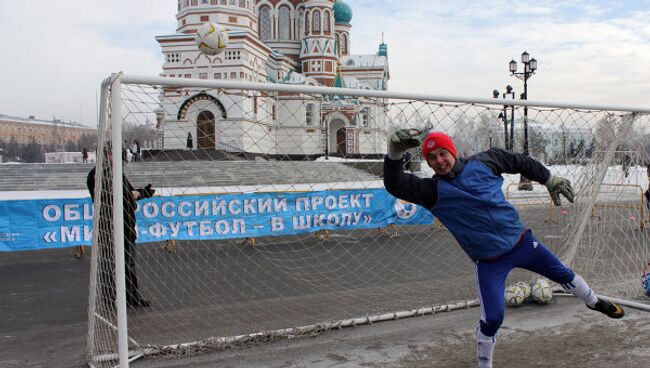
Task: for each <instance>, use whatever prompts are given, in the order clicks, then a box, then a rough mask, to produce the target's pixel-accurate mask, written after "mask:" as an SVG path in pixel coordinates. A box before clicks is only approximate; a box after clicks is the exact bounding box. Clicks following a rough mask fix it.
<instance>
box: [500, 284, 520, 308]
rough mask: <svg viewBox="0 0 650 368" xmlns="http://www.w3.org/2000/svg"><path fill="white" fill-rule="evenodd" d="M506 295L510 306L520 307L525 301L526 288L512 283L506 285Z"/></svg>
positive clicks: (507, 303)
mask: <svg viewBox="0 0 650 368" xmlns="http://www.w3.org/2000/svg"><path fill="white" fill-rule="evenodd" d="M504 297H505V301H506V305H507V306H508V307H518V306H520V305H521V304H522V303H523V302H524V299H525V298H524V290H522V289H521V288H520V287H519V286H517V285H510V286H508V287H506V289H505V291H504Z"/></svg>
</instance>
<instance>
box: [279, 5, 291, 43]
mask: <svg viewBox="0 0 650 368" xmlns="http://www.w3.org/2000/svg"><path fill="white" fill-rule="evenodd" d="M289 12H290V10H289V7H288V6H286V5H285V6H281V7H280V15H279V16H278V17H279V21H278V33H279V34H280V37H279V38H280V39H281V40H288V39H290V38H291V17H290V16H289Z"/></svg>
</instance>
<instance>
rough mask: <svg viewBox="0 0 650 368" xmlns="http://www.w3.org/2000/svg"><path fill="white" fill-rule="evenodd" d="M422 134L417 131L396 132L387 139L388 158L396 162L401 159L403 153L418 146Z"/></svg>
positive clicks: (401, 130) (402, 130)
mask: <svg viewBox="0 0 650 368" xmlns="http://www.w3.org/2000/svg"><path fill="white" fill-rule="evenodd" d="M421 136H422V132H421V131H419V130H417V129H399V130H396V131H395V132H394V133H393V134H392V135H391V136H390V138H389V139H388V157H389V158H390V159H392V160H397V159H399V158H401V157H402V154H403V153H404V151H406V150H407V149H409V148H413V147H418V146H419V145H420V137H421Z"/></svg>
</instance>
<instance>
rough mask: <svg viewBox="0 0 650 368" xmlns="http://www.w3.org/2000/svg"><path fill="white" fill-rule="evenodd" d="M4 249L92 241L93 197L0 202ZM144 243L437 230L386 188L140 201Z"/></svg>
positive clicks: (138, 214)
mask: <svg viewBox="0 0 650 368" xmlns="http://www.w3.org/2000/svg"><path fill="white" fill-rule="evenodd" d="M0 211H1V213H2V214H3V215H2V217H0V251H2V252H11V251H20V250H34V249H46V248H63V247H73V246H77V245H91V243H92V212H93V207H92V203H91V201H90V198H80V199H41V200H15V201H0ZM136 222H137V234H138V240H137V242H138V243H148V242H157V241H163V240H169V239H177V240H211V239H233V238H247V237H260V236H280V235H293V234H300V233H309V232H315V231H318V230H323V229H327V230H332V231H336V230H351V229H364V228H381V227H384V226H387V225H390V224H398V225H400V224H402V225H412V224H430V223H432V222H433V216H432V215H431V213H430V212H429V211H427V210H425V209H423V208H422V207H419V206H416V205H413V204H411V203H408V202H405V201H402V200H399V199H396V198H395V197H393V196H391V195H390V194H388V193H387V192H386V191H385V190H384V189H360V190H357V189H348V190H325V191H315V192H269V193H236V194H217V195H215V194H201V195H182V196H155V197H153V198H150V199H145V200H142V201H138V209H137V211H136Z"/></svg>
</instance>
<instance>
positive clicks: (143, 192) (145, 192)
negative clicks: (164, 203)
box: [139, 184, 156, 198]
mask: <svg viewBox="0 0 650 368" xmlns="http://www.w3.org/2000/svg"><path fill="white" fill-rule="evenodd" d="M139 192H140V197H141V198H151V197H153V195H154V194H155V193H156V190H155V189H153V188H151V184H147V186H146V187H144V188H142V189H140V190H139Z"/></svg>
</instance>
